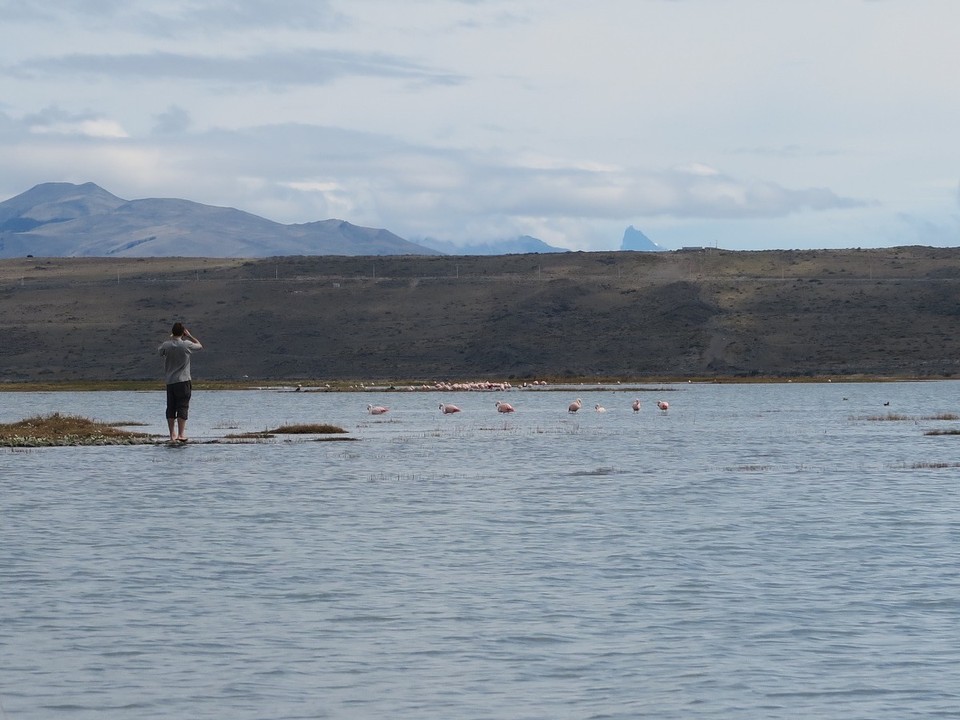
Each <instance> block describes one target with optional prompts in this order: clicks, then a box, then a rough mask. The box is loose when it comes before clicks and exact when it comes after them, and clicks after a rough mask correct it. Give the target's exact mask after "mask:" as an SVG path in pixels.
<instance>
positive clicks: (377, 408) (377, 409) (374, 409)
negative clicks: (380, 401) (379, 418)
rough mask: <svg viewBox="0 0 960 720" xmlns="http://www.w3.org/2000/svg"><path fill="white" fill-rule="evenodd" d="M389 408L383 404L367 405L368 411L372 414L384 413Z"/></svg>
mask: <svg viewBox="0 0 960 720" xmlns="http://www.w3.org/2000/svg"><path fill="white" fill-rule="evenodd" d="M389 409H390V408H388V407H384V406H383V405H367V412H368V413H370V414H371V415H383V414H384V413H385V412H387V410H389Z"/></svg>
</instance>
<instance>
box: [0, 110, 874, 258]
mask: <svg viewBox="0 0 960 720" xmlns="http://www.w3.org/2000/svg"><path fill="white" fill-rule="evenodd" d="M155 120H156V132H155V133H154V134H153V135H150V136H145V137H142V138H127V137H124V136H123V135H121V134H120V133H119V132H116V133H114V134H111V133H110V132H106V131H105V130H108V129H110V128H112V127H114V126H113V125H111V121H110V120H109V119H108V118H103V117H86V116H72V115H69V114H67V113H65V112H63V111H61V110H58V109H56V108H51V109H47V110H45V111H44V112H43V113H40V114H37V115H34V116H31V117H29V118H24V119H23V121H22V122H21V123H20V125H21V132H22V134H23V136H25V137H26V141H25V140H24V137H14V136H10V135H9V133H8V137H7V138H6V140H5V141H2V142H0V165H3V166H4V167H6V168H8V169H9V171H10V172H11V173H12V174H13V175H14V176H16V175H17V174H18V173H19V174H21V175H23V174H28V175H30V176H32V177H33V176H36V174H37V173H42V172H43V171H44V168H46V172H47V173H48V175H47V176H46V177H43V176H42V174H41V175H40V176H39V177H38V178H37V180H36V181H37V182H42V181H45V180H51V179H68V180H71V181H73V182H82V181H86V180H92V181H94V182H97V183H98V184H101V185H103V186H104V187H105V188H106V189H107V190H109V191H111V192H114V193H116V194H118V195H121V196H127V197H129V196H130V194H131V193H133V196H134V197H156V196H164V197H183V198H186V199H190V200H196V201H198V202H203V203H207V204H212V205H227V206H232V207H239V208H241V209H243V210H247V211H249V212H253V213H256V214H259V215H263V216H264V217H268V218H269V219H272V220H276V221H279V222H287V223H289V222H309V221H313V220H323V219H327V218H330V217H338V218H340V219H344V220H349V221H350V222H353V223H356V224H359V225H366V226H371V227H385V228H388V229H390V230H391V231H393V232H396V233H397V234H399V235H401V236H403V237H425V236H432V237H436V238H441V239H447V240H453V241H457V240H459V241H467V240H470V241H478V240H490V239H501V238H503V237H515V236H517V235H521V234H530V235H534V236H536V237H540V238H541V239H544V240H546V241H547V242H550V243H551V244H556V245H561V246H567V247H572V248H576V247H580V248H581V249H583V248H584V247H586V244H588V243H594V244H596V243H598V242H603V239H598V237H597V230H596V228H597V227H599V226H603V227H610V228H614V227H617V226H618V227H619V229H618V230H612V231H611V233H610V237H609V238H607V240H609V243H610V245H611V246H612V245H613V244H614V243H616V242H618V241H619V236H620V235H621V234H622V228H623V227H625V226H626V225H627V224H630V223H637V222H643V220H644V219H648V220H649V219H653V218H657V217H663V218H679V219H685V220H700V219H722V220H743V219H756V218H782V217H785V216H787V215H791V214H799V213H809V212H820V211H825V210H837V209H846V208H856V207H862V206H864V205H866V203H865V202H863V201H861V200H857V199H854V198H847V197H842V196H840V195H837V194H836V193H834V192H832V191H831V190H829V189H826V188H795V189H791V188H785V187H782V186H780V185H778V184H776V183H773V182H770V181H759V180H744V179H741V178H737V177H735V176H733V175H731V174H727V173H724V172H722V171H720V170H718V169H716V168H713V167H712V166H709V165H706V164H703V163H700V164H697V163H692V164H687V165H685V166H683V167H678V168H668V169H662V170H651V169H638V168H630V167H622V166H614V165H609V164H606V165H601V164H596V163H587V162H577V161H574V160H569V161H564V160H563V159H562V158H556V157H554V158H548V157H542V156H537V157H534V158H528V160H529V161H530V162H529V164H525V163H523V162H518V159H517V158H515V157H513V156H512V155H499V154H493V153H478V152H476V151H468V150H462V149H456V148H439V147H433V146H429V145H421V144H414V143H410V142H405V141H403V140H399V139H397V138H394V137H391V136H389V135H382V134H376V133H366V132H360V131H353V130H346V129H343V128H334V127H323V126H316V125H307V124H279V125H265V126H260V127H255V128H246V129H242V130H222V129H219V130H208V131H204V132H198V133H194V132H190V131H189V127H190V117H189V115H188V114H187V113H186V112H185V111H184V110H182V109H181V108H178V107H176V106H171V107H170V108H168V110H167V111H165V112H164V113H162V114H161V115H159V116H155ZM8 125H9V123H8ZM97 128H99V129H100V132H95V130H96V129H97ZM70 132H74V133H75V134H77V135H79V134H84V135H85V138H86V139H85V141H84V142H80V141H79V139H74V140H72V141H71V139H70V137H71V136H70V134H69V133H70ZM54 159H55V162H54ZM48 160H49V161H50V162H49V163H48V162H47V161H48ZM25 189H26V188H25V187H23V188H11V189H10V190H11V195H12V194H15V193H17V192H22V191H23V190H25ZM591 228H592V229H591Z"/></svg>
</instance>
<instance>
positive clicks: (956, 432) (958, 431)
mask: <svg viewBox="0 0 960 720" xmlns="http://www.w3.org/2000/svg"><path fill="white" fill-rule="evenodd" d="M924 435H960V429H957V428H952V429H950V430H927V431H926V432H925V433H924Z"/></svg>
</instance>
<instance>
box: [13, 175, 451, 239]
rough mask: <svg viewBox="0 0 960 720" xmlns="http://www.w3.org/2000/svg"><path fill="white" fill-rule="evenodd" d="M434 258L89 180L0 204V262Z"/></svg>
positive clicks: (353, 232)
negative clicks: (118, 191) (140, 196)
mask: <svg viewBox="0 0 960 720" xmlns="http://www.w3.org/2000/svg"><path fill="white" fill-rule="evenodd" d="M437 254H439V253H437V251H435V250H431V249H430V248H426V247H423V246H421V245H417V244H415V243H412V242H408V241H407V240H404V239H403V238H401V237H399V236H397V235H394V234H393V233H391V232H389V231H387V230H380V229H373V228H365V227H359V226H357V225H352V224H351V223H348V222H344V221H342V220H321V221H319V222H311V223H304V224H295V225H283V224H281V223H277V222H273V221H272V220H267V219H265V218H262V217H259V216H257V215H253V214H251V213H247V212H243V211H242V210H236V209H234V208H226V207H215V206H211V205H203V204H201V203H196V202H191V201H189V200H179V199H172V198H149V199H144V200H124V199H122V198H119V197H117V196H116V195H113V194H111V193H109V192H107V191H106V190H104V189H103V188H101V187H99V186H98V185H95V184H94V183H84V184H82V185H74V184H72V183H43V184H41V185H37V186H35V187H33V188H31V189H30V190H28V191H27V192H25V193H22V194H20V195H17V196H16V197H13V198H10V199H9V200H6V201H4V202H2V203H0V257H24V256H26V255H33V256H36V257H76V256H88V257H164V256H183V257H272V256H279V255H437Z"/></svg>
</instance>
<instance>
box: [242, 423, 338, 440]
mask: <svg viewBox="0 0 960 720" xmlns="http://www.w3.org/2000/svg"><path fill="white" fill-rule="evenodd" d="M345 432H347V431H346V430H344V429H343V428H342V427H337V426H336V425H329V424H326V423H302V424H299V425H281V426H280V427H277V428H274V429H273V430H263V431H261V432H248V433H239V434H237V435H226V436H225V437H227V438H232V439H245V438H255V439H267V438H272V437H274V436H276V435H334V434H337V433H345Z"/></svg>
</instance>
